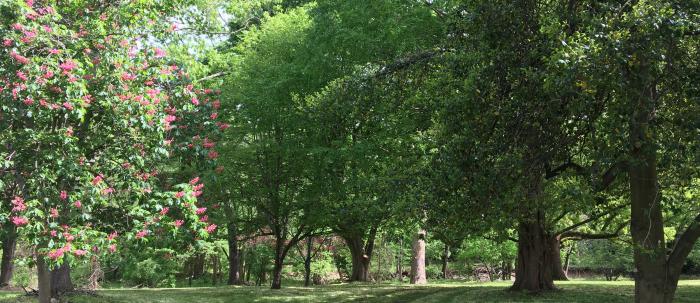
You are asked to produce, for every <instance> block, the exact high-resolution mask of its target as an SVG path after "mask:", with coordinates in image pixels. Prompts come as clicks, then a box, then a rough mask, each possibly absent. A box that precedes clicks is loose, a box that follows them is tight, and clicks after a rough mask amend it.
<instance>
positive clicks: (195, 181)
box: [190, 177, 199, 185]
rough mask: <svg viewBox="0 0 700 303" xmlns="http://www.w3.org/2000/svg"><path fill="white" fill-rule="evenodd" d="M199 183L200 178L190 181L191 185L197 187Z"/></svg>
mask: <svg viewBox="0 0 700 303" xmlns="http://www.w3.org/2000/svg"><path fill="white" fill-rule="evenodd" d="M197 183H199V177H195V178H194V179H192V180H190V185H195V184H197Z"/></svg>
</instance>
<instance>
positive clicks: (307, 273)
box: [304, 237, 314, 287]
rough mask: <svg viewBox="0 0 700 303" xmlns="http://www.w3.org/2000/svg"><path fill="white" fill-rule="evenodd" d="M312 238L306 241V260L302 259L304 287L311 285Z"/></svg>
mask: <svg viewBox="0 0 700 303" xmlns="http://www.w3.org/2000/svg"><path fill="white" fill-rule="evenodd" d="M313 239H314V238H313V237H308V238H307V239H306V258H304V286H307V287H308V286H310V285H311V250H312V248H313Z"/></svg>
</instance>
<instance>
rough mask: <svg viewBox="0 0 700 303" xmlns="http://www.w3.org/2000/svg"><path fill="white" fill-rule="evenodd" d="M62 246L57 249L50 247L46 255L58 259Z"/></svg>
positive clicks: (61, 255)
mask: <svg viewBox="0 0 700 303" xmlns="http://www.w3.org/2000/svg"><path fill="white" fill-rule="evenodd" d="M63 253H64V251H63V248H59V249H52V250H51V251H50V252H49V253H48V254H47V256H48V257H49V258H51V259H52V260H58V259H59V258H60V257H63Z"/></svg>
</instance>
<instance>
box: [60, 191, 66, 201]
mask: <svg viewBox="0 0 700 303" xmlns="http://www.w3.org/2000/svg"><path fill="white" fill-rule="evenodd" d="M60 197H61V200H65V199H68V193H67V192H66V191H65V190H62V191H61V194H60Z"/></svg>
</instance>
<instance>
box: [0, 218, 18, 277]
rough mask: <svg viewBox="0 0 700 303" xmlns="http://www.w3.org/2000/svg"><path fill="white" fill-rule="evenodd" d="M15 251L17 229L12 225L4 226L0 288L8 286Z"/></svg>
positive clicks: (12, 269) (12, 270)
mask: <svg viewBox="0 0 700 303" xmlns="http://www.w3.org/2000/svg"><path fill="white" fill-rule="evenodd" d="M16 249H17V228H16V227H15V225H14V224H6V225H5V238H4V239H3V241H2V262H1V263H0V286H6V285H9V284H10V280H12V274H13V272H14V258H15V250H16Z"/></svg>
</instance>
